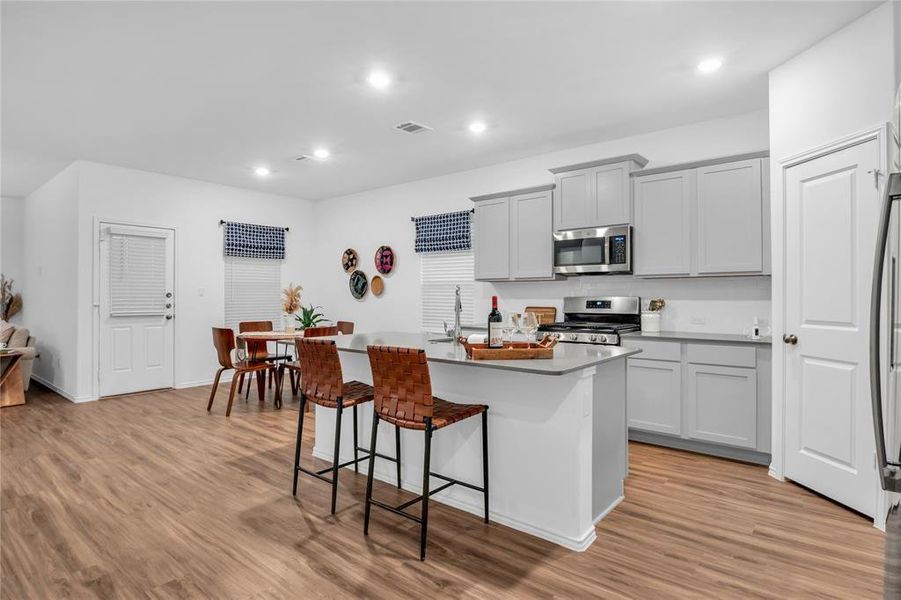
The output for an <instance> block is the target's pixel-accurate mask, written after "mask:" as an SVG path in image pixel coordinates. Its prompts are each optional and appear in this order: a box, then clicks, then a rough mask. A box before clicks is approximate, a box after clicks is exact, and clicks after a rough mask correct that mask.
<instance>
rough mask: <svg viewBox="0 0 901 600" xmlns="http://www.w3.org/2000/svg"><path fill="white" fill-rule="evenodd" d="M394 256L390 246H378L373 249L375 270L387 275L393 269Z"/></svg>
mask: <svg viewBox="0 0 901 600" xmlns="http://www.w3.org/2000/svg"><path fill="white" fill-rule="evenodd" d="M395 260H396V256H395V254H394V250H392V249H391V246H379V249H378V250H376V251H375V270H376V271H378V272H379V273H381V274H382V275H387V274H388V273H390V272H391V271H392V270H393V269H394V262H395Z"/></svg>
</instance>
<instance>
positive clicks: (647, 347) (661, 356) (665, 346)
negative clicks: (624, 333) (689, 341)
mask: <svg viewBox="0 0 901 600" xmlns="http://www.w3.org/2000/svg"><path fill="white" fill-rule="evenodd" d="M622 345H623V347H624V348H640V349H641V354H636V355H635V358H640V359H643V360H674V361H680V360H682V344H680V343H679V342H658V341H654V340H642V339H634V338H623V342H622ZM630 360H631V359H630Z"/></svg>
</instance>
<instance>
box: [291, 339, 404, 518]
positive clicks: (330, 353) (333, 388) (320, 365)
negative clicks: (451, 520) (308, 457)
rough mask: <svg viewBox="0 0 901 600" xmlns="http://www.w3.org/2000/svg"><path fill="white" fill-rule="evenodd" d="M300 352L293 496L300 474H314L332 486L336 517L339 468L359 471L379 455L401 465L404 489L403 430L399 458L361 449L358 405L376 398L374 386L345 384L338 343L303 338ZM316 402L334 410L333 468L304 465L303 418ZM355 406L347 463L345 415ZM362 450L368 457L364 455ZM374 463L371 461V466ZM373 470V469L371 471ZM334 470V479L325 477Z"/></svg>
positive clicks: (298, 349)
mask: <svg viewBox="0 0 901 600" xmlns="http://www.w3.org/2000/svg"><path fill="white" fill-rule="evenodd" d="M296 348H297V352H298V355H299V358H300V368H301V372H302V375H301V378H300V408H299V410H298V413H299V414H298V417H297V443H296V445H295V447H294V485H293V487H292V490H291V493H292V494H293V495H295V496H296V495H297V478H298V475H299V474H300V473H306V474H307V475H312V476H313V477H315V478H317V479H321V480H322V481H325V482H326V483H330V484H331V485H332V514H335V503H336V501H337V498H338V469H340V468H342V467H346V466H348V465H353V466H354V470H355V471H358V466H357V465H358V463H359V462H360V461H363V460H367V459H368V458H370V457H375V456H378V457H380V458H384V459H387V460H390V461H393V462H395V463H397V487H400V429H397V430H396V432H395V441H396V443H397V446H396V448H397V451H396V454H397V456H396V457H395V456H387V455H385V454H379V453H377V452H376V451H375V446H374V445H373V447H372V450H371V451H369V450H367V449H366V448H361V447H360V445H359V441H358V438H357V405H358V404H362V403H364V402H369V401H371V400H372V398H373V390H372V386H370V385H367V384H365V383H363V382H360V381H348V382H345V381H344V376H343V375H342V373H341V361H340V359H339V358H338V349H337V348H336V347H335V342H334V340H322V339H316V338H312V339H301V340H297V344H296ZM308 401H309V402H312V403H313V404H318V405H319V406H324V407H327V408H334V409H337V410H336V414H337V416H336V418H335V454H334V458H333V462H332V466H330V467H326V468H325V469H320V470H319V471H311V470H309V469H305V468H303V467H301V466H300V443H301V440H302V439H303V417H304V413H305V412H306V403H307V402H308ZM351 406H352V407H353V419H354V458H353V460H349V461H347V462H345V463H340V464H339V461H340V460H341V416H342V414H343V412H344V409H345V408H348V407H351ZM360 451H362V452H364V453H365V454H364V456H360V454H359V453H360ZM372 462H374V461H370V464H371V463H372ZM371 470H372V469H371V468H370V471H371ZM329 471H331V477H330V478H329V477H326V476H325V474H326V473H328V472H329Z"/></svg>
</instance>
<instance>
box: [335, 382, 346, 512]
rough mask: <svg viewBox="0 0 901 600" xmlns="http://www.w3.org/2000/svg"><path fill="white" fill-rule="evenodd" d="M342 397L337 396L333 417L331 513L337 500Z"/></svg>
mask: <svg viewBox="0 0 901 600" xmlns="http://www.w3.org/2000/svg"><path fill="white" fill-rule="evenodd" d="M342 403H343V401H342V399H341V398H338V409H337V411H336V412H337V413H338V416H337V418H336V419H335V454H334V459H333V460H334V463H333V464H334V467H332V514H335V505H336V503H337V502H338V467H339V465H340V464H341V454H340V452H341V416H342V413H343V412H344V410H343V408H342V406H341V405H342Z"/></svg>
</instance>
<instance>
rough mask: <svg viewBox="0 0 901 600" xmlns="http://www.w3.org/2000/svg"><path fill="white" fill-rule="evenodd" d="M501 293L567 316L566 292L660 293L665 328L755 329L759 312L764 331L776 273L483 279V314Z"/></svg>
mask: <svg viewBox="0 0 901 600" xmlns="http://www.w3.org/2000/svg"><path fill="white" fill-rule="evenodd" d="M495 294H497V296H498V303H499V306H500V309H501V310H513V311H519V310H522V309H523V308H525V307H526V306H529V305H539V306H556V307H557V312H558V315H557V316H558V318H562V314H563V298H564V297H566V296H639V297H641V299H642V305H643V306H644V305H646V304H647V301H648V300H649V299H650V298H657V297H659V298H663V299H664V300H666V308H665V309H664V310H663V314H662V317H661V319H662V321H661V329H662V330H664V331H685V332H694V331H705V332H711V333H739V334H741V333H747V332H748V331H749V330H750V328H751V326H752V324H753V322H754V318H755V317H757V319H758V320H759V322H760V328H761V331H762V332H763V333H767V332H768V330H769V328H770V322H771V321H770V320H771V311H772V302H771V295H772V292H771V284H770V278H769V277H764V276H757V277H698V278H692V279H687V278H685V279H647V278H639V277H633V276H629V275H610V276H605V275H601V276H586V277H569V278H566V279H562V280H558V281H536V282H531V283H525V282H515V283H482V284H480V285H478V286H477V291H476V303H477V308H476V317H477V318H478V316H479V315H480V314H481V313H482V312H484V313H485V314H488V310H489V308H488V307H489V306H490V301H491V296H492V295H495ZM483 307H484V310H481V308H483ZM480 310H481V312H480Z"/></svg>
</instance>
